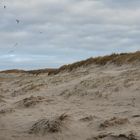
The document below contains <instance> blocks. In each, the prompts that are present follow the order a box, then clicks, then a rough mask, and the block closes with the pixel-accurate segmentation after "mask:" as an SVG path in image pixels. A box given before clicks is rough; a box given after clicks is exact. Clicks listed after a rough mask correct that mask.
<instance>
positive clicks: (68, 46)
mask: <svg viewBox="0 0 140 140" xmlns="http://www.w3.org/2000/svg"><path fill="white" fill-rule="evenodd" d="M4 6H6V7H4ZM18 20H19V22H18ZM137 50H140V0H0V70H3V69H15V68H18V69H38V68H46V67H58V66H61V65H63V64H67V63H71V62H74V61H77V60H82V59H85V58H88V57H91V56H98V55H105V54H110V53H112V52H130V51H137Z"/></svg>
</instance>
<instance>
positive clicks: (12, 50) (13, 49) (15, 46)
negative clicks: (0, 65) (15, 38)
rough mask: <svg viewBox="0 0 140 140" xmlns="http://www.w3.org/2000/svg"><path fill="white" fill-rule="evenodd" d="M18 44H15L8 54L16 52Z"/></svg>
mask: <svg viewBox="0 0 140 140" xmlns="http://www.w3.org/2000/svg"><path fill="white" fill-rule="evenodd" d="M17 46H18V43H15V44H14V46H13V47H12V49H11V50H10V51H9V52H8V54H11V53H13V52H14V51H15V49H16V48H17Z"/></svg>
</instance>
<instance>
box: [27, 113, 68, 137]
mask: <svg viewBox="0 0 140 140" xmlns="http://www.w3.org/2000/svg"><path fill="white" fill-rule="evenodd" d="M68 117H69V116H68V115H67V114H62V115H60V116H58V117H55V118H53V119H47V118H45V119H41V120H38V121H37V122H36V123H35V124H33V126H32V127H31V129H30V130H29V133H30V134H42V135H44V134H46V133H47V132H48V133H57V132H61V131H62V127H64V125H65V121H66V120H67V119H68Z"/></svg>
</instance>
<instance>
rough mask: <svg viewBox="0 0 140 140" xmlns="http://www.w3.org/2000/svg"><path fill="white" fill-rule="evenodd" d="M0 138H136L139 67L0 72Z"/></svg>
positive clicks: (139, 127)
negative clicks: (49, 71) (21, 72)
mask: <svg viewBox="0 0 140 140" xmlns="http://www.w3.org/2000/svg"><path fill="white" fill-rule="evenodd" d="M63 113H65V115H66V116H67V117H66V119H65V118H63V119H62V118H59V116H61V115H62V114H63ZM58 118H59V119H58ZM42 119H43V120H42ZM40 120H41V121H40ZM35 124H36V125H35ZM31 130H32V133H30V132H31ZM0 140H140V66H139V65H133V66H131V65H123V66H120V67H119V66H113V65H106V66H96V65H90V66H88V67H86V68H82V67H81V68H78V69H76V70H74V71H72V72H69V73H67V72H63V73H59V74H57V75H54V76H47V74H42V75H37V76H36V75H29V74H20V73H18V74H8V73H7V74H4V73H3V74H2V73H1V74H0Z"/></svg>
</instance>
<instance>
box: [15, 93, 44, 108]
mask: <svg viewBox="0 0 140 140" xmlns="http://www.w3.org/2000/svg"><path fill="white" fill-rule="evenodd" d="M44 100H45V98H44V97H41V96H37V97H34V96H31V97H29V98H25V99H23V100H21V101H18V102H17V103H18V106H20V107H27V108H28V107H32V106H35V105H36V104H38V103H40V102H42V101H44Z"/></svg>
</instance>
